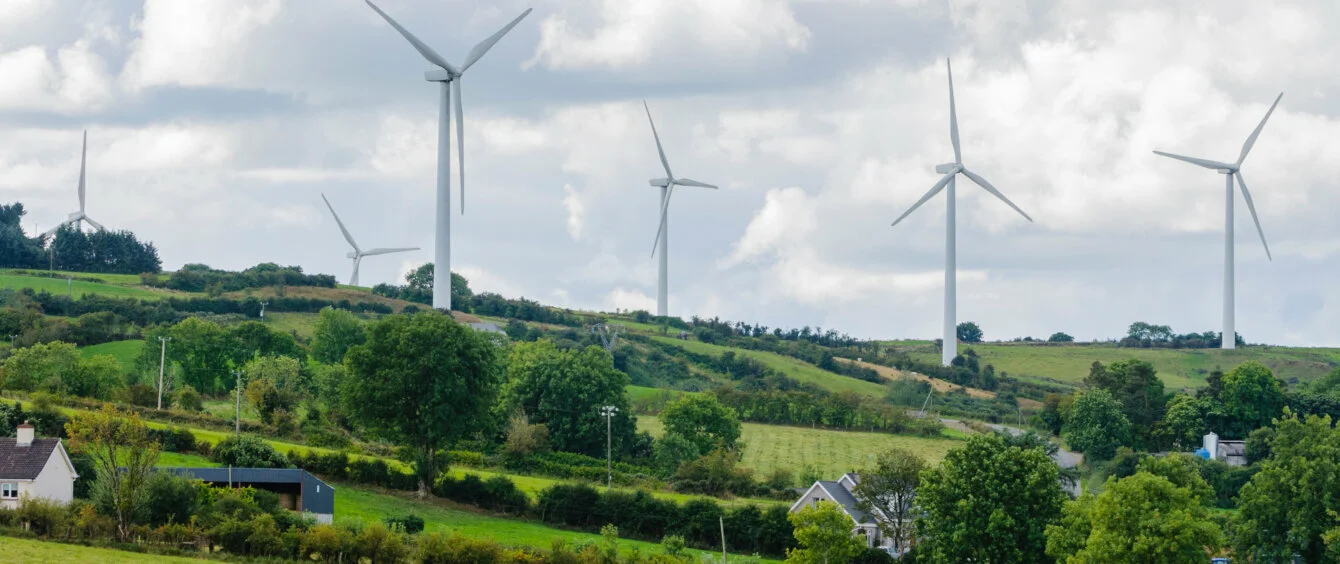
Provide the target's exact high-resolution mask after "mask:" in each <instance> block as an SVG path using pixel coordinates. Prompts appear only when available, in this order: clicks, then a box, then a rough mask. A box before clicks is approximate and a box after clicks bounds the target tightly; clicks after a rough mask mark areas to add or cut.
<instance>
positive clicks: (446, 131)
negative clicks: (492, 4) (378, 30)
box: [364, 0, 530, 311]
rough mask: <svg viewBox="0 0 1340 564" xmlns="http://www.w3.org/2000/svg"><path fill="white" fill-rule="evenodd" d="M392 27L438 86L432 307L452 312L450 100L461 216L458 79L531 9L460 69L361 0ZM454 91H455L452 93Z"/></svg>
mask: <svg viewBox="0 0 1340 564" xmlns="http://www.w3.org/2000/svg"><path fill="white" fill-rule="evenodd" d="M364 1H366V2H367V4H368V6H370V7H371V8H372V9H373V10H375V11H376V12H377V13H378V14H380V15H381V17H382V18H383V19H385V20H386V23H389V24H391V27H394V28H395V29H396V31H398V32H400V35H402V36H404V37H405V40H407V41H409V43H410V45H412V46H414V49H415V50H416V51H418V52H419V54H420V55H422V56H423V58H424V59H426V60H427V61H428V63H429V64H431V65H433V66H434V67H436V68H434V69H432V70H429V71H427V72H425V73H424V79H425V80H427V81H428V82H436V83H438V84H440V85H441V87H440V88H441V96H440V105H439V107H438V119H437V227H436V232H435V237H434V239H433V258H434V260H433V307H434V308H437V309H440V310H443V311H451V98H452V96H455V97H456V145H457V151H458V156H459V157H460V159H459V160H460V165H461V166H460V169H461V171H460V175H461V213H462V214H464V213H465V125H464V115H463V110H462V109H461V77H462V76H463V75H464V74H465V71H466V70H469V68H470V67H471V66H472V65H474V64H475V63H476V62H478V61H479V58H480V57H483V56H484V53H487V52H488V51H489V49H491V48H492V47H493V45H494V44H495V43H497V42H498V40H499V39H502V37H503V36H504V35H506V34H507V32H509V31H511V30H512V28H513V27H516V24H518V23H520V22H521V19H522V18H524V17H526V15H528V14H530V9H529V8H528V9H526V11H524V12H522V13H521V15H520V16H517V17H516V19H514V20H512V22H511V23H509V24H507V25H506V26H503V28H502V29H500V30H498V32H497V33H495V34H493V35H490V36H489V37H488V39H485V40H483V41H481V42H479V44H478V45H475V47H474V49H471V50H470V53H469V54H468V55H466V56H465V64H463V65H461V67H460V68H457V67H455V66H453V65H452V64H451V63H449V62H447V60H446V59H444V58H442V56H441V55H438V54H437V52H436V51H434V50H433V48H432V47H429V46H428V45H427V44H426V43H424V42H422V41H420V40H419V38H417V37H415V36H414V35H413V34H411V33H410V32H409V30H407V29H405V28H404V27H402V26H401V25H400V24H398V23H396V21H395V20H393V19H391V16H388V15H386V12H383V11H382V10H381V8H378V7H377V5H376V4H373V3H372V1H371V0H364ZM453 91H454V92H453Z"/></svg>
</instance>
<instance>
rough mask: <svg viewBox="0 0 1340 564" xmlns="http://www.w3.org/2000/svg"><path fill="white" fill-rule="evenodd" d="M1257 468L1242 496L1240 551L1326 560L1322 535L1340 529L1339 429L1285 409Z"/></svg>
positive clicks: (1261, 558)
mask: <svg viewBox="0 0 1340 564" xmlns="http://www.w3.org/2000/svg"><path fill="white" fill-rule="evenodd" d="M1225 379H1226V380H1227V377H1225ZM1259 466H1260V468H1261V471H1260V472H1257V474H1256V475H1255V476H1252V479H1251V481H1250V482H1248V483H1247V485H1245V486H1243V487H1242V492H1241V493H1240V494H1239V496H1238V520H1237V523H1236V527H1235V529H1236V530H1235V532H1236V535H1235V543H1234V544H1235V545H1236V546H1237V552H1238V554H1239V555H1241V556H1242V557H1244V558H1246V557H1248V556H1249V555H1250V556H1251V557H1253V558H1254V559H1255V560H1256V561H1258V562H1283V561H1285V560H1286V559H1287V558H1289V557H1290V556H1291V555H1292V554H1294V553H1297V554H1299V555H1301V556H1302V557H1303V561H1304V562H1324V561H1326V560H1325V554H1326V540H1325V539H1324V538H1323V535H1325V534H1327V533H1328V531H1330V530H1333V529H1335V528H1336V527H1340V430H1337V429H1336V428H1335V427H1334V426H1333V422H1332V421H1331V418H1330V417H1317V416H1309V417H1306V418H1301V417H1299V416H1297V415H1295V414H1293V413H1291V412H1288V411H1285V414H1284V416H1283V417H1282V418H1281V419H1279V421H1278V423H1277V424H1276V425H1275V437H1274V438H1273V439H1271V441H1270V457H1269V458H1267V459H1266V460H1265V461H1264V462H1261V463H1260V464H1259Z"/></svg>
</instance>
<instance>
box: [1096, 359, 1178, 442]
mask: <svg viewBox="0 0 1340 564" xmlns="http://www.w3.org/2000/svg"><path fill="white" fill-rule="evenodd" d="M1084 383H1085V384H1086V385H1088V386H1089V388H1090V389H1100V390H1107V391H1108V392H1109V393H1111V394H1112V397H1113V398H1116V400H1117V401H1119V402H1121V411H1122V413H1124V414H1125V415H1126V419H1127V420H1128V421H1130V422H1131V425H1132V427H1133V431H1134V435H1135V437H1138V438H1140V439H1145V438H1148V437H1149V436H1150V433H1151V431H1153V429H1154V425H1155V423H1157V422H1158V421H1159V420H1161V419H1163V414H1164V412H1165V411H1166V408H1167V397H1166V396H1165V394H1164V388H1163V381H1162V380H1160V379H1159V376H1158V373H1157V371H1155V370H1154V365H1153V364H1150V363H1148V362H1145V361H1143V360H1135V359H1131V360H1123V361H1119V362H1114V363H1112V364H1111V365H1109V366H1106V367H1104V366H1103V365H1102V364H1101V363H1098V362H1095V363H1093V366H1092V367H1090V369H1089V376H1088V377H1087V378H1085V379H1084Z"/></svg>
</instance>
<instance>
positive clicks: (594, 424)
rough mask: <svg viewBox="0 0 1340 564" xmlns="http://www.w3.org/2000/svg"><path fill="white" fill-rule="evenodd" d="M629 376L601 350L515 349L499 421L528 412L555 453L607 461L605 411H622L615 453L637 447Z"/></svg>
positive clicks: (615, 427) (547, 344)
mask: <svg viewBox="0 0 1340 564" xmlns="http://www.w3.org/2000/svg"><path fill="white" fill-rule="evenodd" d="M627 385H628V375H627V374H624V373H622V372H619V371H618V370H615V369H614V360H613V359H612V357H610V355H609V353H608V352H606V351H605V349H602V348H600V347H597V346H590V347H586V348H585V349H581V350H562V349H559V348H558V347H556V346H554V343H553V342H552V341H549V340H540V341H535V342H533V343H516V344H514V345H512V350H511V353H510V354H509V355H508V357H507V383H506V384H505V385H504V386H503V391H502V401H501V402H500V404H499V409H500V411H498V412H497V413H498V415H499V416H500V417H505V416H508V415H510V414H512V413H515V412H516V411H517V410H518V409H520V410H521V411H523V412H525V414H526V416H527V417H529V418H530V421H531V422H532V423H543V424H544V426H545V427H547V428H548V429H549V444H550V445H551V446H552V447H553V448H554V450H559V451H563V452H576V453H581V454H586V455H590V456H598V457H604V456H605V446H606V445H605V442H606V436H605V435H606V422H605V417H604V416H602V415H601V411H600V409H601V407H603V406H607V405H609V406H614V407H615V408H616V409H618V412H617V413H616V414H615V415H614V417H613V418H612V419H611V421H610V422H609V431H610V433H611V439H610V441H611V442H612V443H613V448H614V449H615V451H616V452H626V451H627V449H629V448H631V447H632V446H633V437H634V434H635V433H636V432H637V420H636V419H635V418H634V417H633V414H632V413H631V410H630V409H629V408H628V398H627V396H625V395H624V387H625V386H627Z"/></svg>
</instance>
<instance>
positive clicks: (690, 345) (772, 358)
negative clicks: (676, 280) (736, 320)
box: [652, 337, 884, 398]
mask: <svg viewBox="0 0 1340 564" xmlns="http://www.w3.org/2000/svg"><path fill="white" fill-rule="evenodd" d="M652 339H654V340H656V341H657V342H661V343H665V344H668V345H673V346H676V347H680V348H682V349H684V350H687V351H689V352H693V353H698V354H707V355H713V356H716V355H720V354H721V353H724V352H727V351H733V352H734V353H735V354H737V355H740V356H745V357H749V358H752V359H754V360H757V361H759V362H761V363H763V364H764V365H765V366H767V367H768V368H771V369H773V370H776V371H778V372H781V373H782V374H785V375H786V376H788V377H790V378H793V379H795V380H797V381H800V382H804V383H808V384H814V385H816V386H819V387H820V388H823V389H825V390H828V391H830V392H856V393H858V394H861V395H863V396H867V397H872V398H882V397H884V387H883V386H881V385H880V384H876V383H874V382H866V381H865V380H857V379H856V378H849V377H847V376H840V375H838V374H834V373H832V372H829V371H827V370H823V369H821V368H819V367H817V366H815V365H813V364H810V363H808V362H804V361H801V360H797V359H794V358H790V357H786V356H782V355H780V354H777V353H772V352H767V351H755V350H747V349H735V348H730V347H723V346H719V345H712V344H708V343H703V342H699V341H682V340H679V339H674V338H670V337H652Z"/></svg>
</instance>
